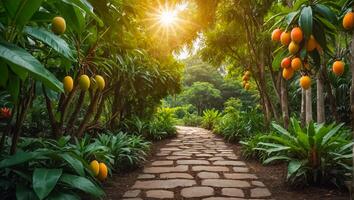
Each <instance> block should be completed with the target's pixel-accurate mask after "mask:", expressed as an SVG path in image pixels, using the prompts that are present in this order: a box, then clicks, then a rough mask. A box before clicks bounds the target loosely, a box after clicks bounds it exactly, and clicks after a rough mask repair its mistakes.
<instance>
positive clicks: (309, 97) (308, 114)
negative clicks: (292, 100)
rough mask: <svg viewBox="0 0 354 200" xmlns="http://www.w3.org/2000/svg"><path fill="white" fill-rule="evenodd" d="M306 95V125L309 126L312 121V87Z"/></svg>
mask: <svg viewBox="0 0 354 200" xmlns="http://www.w3.org/2000/svg"><path fill="white" fill-rule="evenodd" d="M305 95H306V125H308V124H309V123H310V122H311V121H312V120H313V118H312V91H311V86H310V88H309V89H307V90H306V92H305Z"/></svg>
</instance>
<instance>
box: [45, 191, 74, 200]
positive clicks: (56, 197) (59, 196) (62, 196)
mask: <svg viewBox="0 0 354 200" xmlns="http://www.w3.org/2000/svg"><path fill="white" fill-rule="evenodd" d="M80 199H81V198H80V197H79V196H77V195H75V194H74V193H73V194H70V193H69V192H66V193H64V192H52V193H51V194H50V195H49V196H48V197H47V198H46V200H80Z"/></svg>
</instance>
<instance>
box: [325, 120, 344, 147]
mask: <svg viewBox="0 0 354 200" xmlns="http://www.w3.org/2000/svg"><path fill="white" fill-rule="evenodd" d="M343 125H344V124H343V123H342V124H338V125H337V126H335V127H334V128H333V129H332V130H331V131H329V132H328V133H327V134H326V135H325V136H324V137H323V140H322V146H324V145H325V144H327V142H328V141H329V140H330V139H331V138H332V137H333V136H334V135H335V134H337V133H338V131H339V129H341V128H342V126H343Z"/></svg>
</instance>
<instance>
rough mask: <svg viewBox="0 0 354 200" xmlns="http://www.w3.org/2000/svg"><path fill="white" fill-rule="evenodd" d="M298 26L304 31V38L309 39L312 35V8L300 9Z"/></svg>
mask: <svg viewBox="0 0 354 200" xmlns="http://www.w3.org/2000/svg"><path fill="white" fill-rule="evenodd" d="M299 25H300V27H301V29H302V30H303V31H304V34H305V37H306V38H309V37H310V35H311V34H312V27H313V19H312V8H311V7H310V6H306V7H304V8H303V9H302V11H301V14H300V17H299Z"/></svg>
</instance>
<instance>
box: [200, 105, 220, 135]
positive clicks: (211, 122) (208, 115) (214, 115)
mask: <svg viewBox="0 0 354 200" xmlns="http://www.w3.org/2000/svg"><path fill="white" fill-rule="evenodd" d="M220 117H221V115H220V112H219V111H218V110H215V109H210V110H205V111H204V112H203V120H202V127H203V128H206V129H208V130H212V129H213V128H214V126H215V124H216V123H217V121H218V120H219V118H220Z"/></svg>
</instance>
